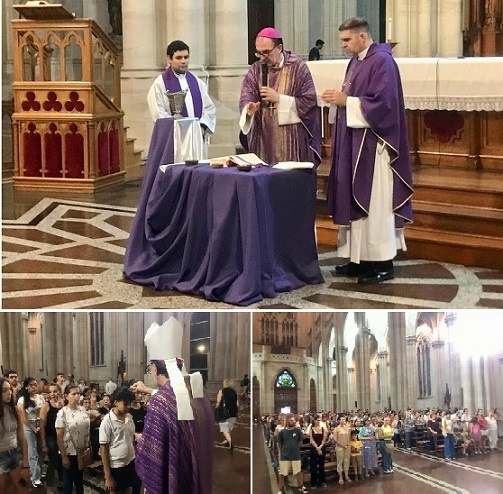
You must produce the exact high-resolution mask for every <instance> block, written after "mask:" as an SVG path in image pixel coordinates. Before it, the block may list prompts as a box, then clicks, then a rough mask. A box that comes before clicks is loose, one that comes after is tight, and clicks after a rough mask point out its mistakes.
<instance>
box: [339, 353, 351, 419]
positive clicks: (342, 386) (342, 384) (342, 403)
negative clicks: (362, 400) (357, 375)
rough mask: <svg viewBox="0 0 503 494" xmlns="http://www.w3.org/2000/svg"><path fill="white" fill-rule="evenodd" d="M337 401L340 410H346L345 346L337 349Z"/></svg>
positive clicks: (346, 375) (347, 399) (347, 402)
mask: <svg viewBox="0 0 503 494" xmlns="http://www.w3.org/2000/svg"><path fill="white" fill-rule="evenodd" d="M337 354H338V358H337V401H338V404H339V409H340V410H347V409H348V405H349V395H348V371H347V369H348V365H347V354H348V347H347V346H342V345H340V346H338V348H337Z"/></svg>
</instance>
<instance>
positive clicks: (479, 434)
mask: <svg viewBox="0 0 503 494" xmlns="http://www.w3.org/2000/svg"><path fill="white" fill-rule="evenodd" d="M260 422H261V424H262V426H263V431H264V438H265V441H266V442H267V443H268V446H269V448H270V451H271V456H272V458H273V462H274V464H275V465H276V466H277V467H278V489H279V492H278V494H283V489H284V484H285V477H287V476H288V475H289V473H290V472H291V473H292V474H293V475H295V476H296V477H297V483H298V489H299V492H307V489H306V487H305V486H304V482H303V470H304V471H307V470H309V472H310V487H311V489H316V488H319V487H326V472H325V466H326V465H327V462H330V463H332V465H333V466H335V465H336V471H337V481H338V483H339V484H345V483H350V482H354V481H360V480H365V479H367V478H370V477H372V476H374V475H376V472H377V471H378V462H379V463H380V464H381V468H382V471H383V473H384V474H392V473H393V450H394V448H402V450H403V451H405V452H412V450H413V448H414V450H415V451H417V452H420V453H425V452H428V451H429V452H432V453H433V452H434V453H435V454H437V453H439V452H443V456H444V458H445V461H451V460H452V459H454V458H455V456H456V452H458V455H459V456H463V457H468V456H472V457H475V456H477V455H483V454H488V453H490V452H491V451H492V450H494V448H496V447H497V443H498V426H499V425H500V422H501V418H500V417H499V415H498V411H497V410H496V409H495V410H491V411H489V412H488V413H487V414H484V412H483V410H482V409H478V410H477V412H476V413H475V414H473V415H472V414H471V413H470V411H469V410H468V409H467V408H465V409H462V408H460V409H458V408H454V409H450V408H448V409H445V410H441V409H439V408H432V409H427V410H425V411H415V410H412V409H407V410H406V411H405V412H402V411H399V412H396V411H394V410H388V411H385V412H376V413H370V412H369V411H368V410H365V411H363V410H358V411H356V412H343V413H335V412H322V413H314V414H311V413H306V414H298V415H294V414H268V415H264V416H262V417H261V418H260ZM350 469H351V470H352V472H351V475H350Z"/></svg>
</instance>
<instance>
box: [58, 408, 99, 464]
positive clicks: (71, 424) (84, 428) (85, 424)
mask: <svg viewBox="0 0 503 494" xmlns="http://www.w3.org/2000/svg"><path fill="white" fill-rule="evenodd" d="M55 425H56V429H63V430H64V434H63V443H64V445H65V451H66V454H67V455H76V454H77V451H75V446H74V445H73V443H75V445H76V446H77V448H78V449H80V448H85V447H86V446H87V445H88V444H89V428H90V425H91V421H90V419H89V415H88V414H87V412H86V409H85V408H84V407H80V406H79V407H78V408H77V409H76V410H73V409H72V408H68V407H63V408H62V409H61V410H60V411H59V412H58V415H57V416H56V424H55ZM70 434H71V438H70ZM72 439H73V442H72Z"/></svg>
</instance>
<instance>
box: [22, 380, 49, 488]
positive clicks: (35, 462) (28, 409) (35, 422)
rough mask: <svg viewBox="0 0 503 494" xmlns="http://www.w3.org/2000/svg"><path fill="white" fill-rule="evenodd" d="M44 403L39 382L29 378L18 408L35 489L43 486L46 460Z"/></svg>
mask: <svg viewBox="0 0 503 494" xmlns="http://www.w3.org/2000/svg"><path fill="white" fill-rule="evenodd" d="M44 403H45V400H44V397H43V396H42V395H40V394H38V382H37V380H36V379H35V378H33V377H27V378H26V379H25V380H24V382H23V389H21V391H19V394H18V400H17V407H18V410H19V412H20V416H21V419H22V421H23V428H24V434H25V436H26V442H27V443H28V461H29V464H30V473H31V483H32V485H33V487H40V486H41V485H42V481H41V480H40V477H41V475H42V463H43V459H44V458H43V454H42V441H41V439H40V409H41V408H42V405H43V404H44Z"/></svg>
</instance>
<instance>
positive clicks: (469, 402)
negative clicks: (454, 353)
mask: <svg viewBox="0 0 503 494" xmlns="http://www.w3.org/2000/svg"><path fill="white" fill-rule="evenodd" d="M461 384H462V386H463V405H462V406H463V408H468V409H469V410H470V413H473V412H474V410H473V407H474V406H476V405H474V397H473V388H474V383H473V376H472V359H471V357H466V358H464V359H463V360H462V361H461ZM475 411H476V410H475Z"/></svg>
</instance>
